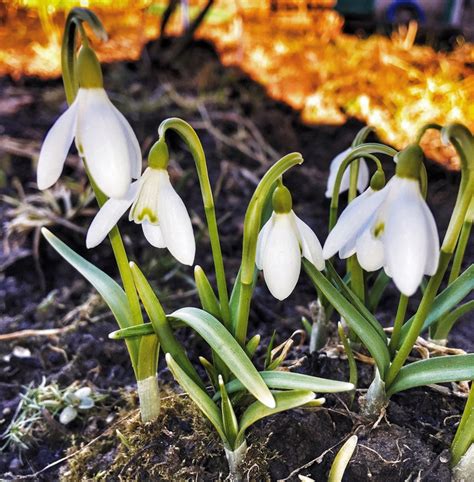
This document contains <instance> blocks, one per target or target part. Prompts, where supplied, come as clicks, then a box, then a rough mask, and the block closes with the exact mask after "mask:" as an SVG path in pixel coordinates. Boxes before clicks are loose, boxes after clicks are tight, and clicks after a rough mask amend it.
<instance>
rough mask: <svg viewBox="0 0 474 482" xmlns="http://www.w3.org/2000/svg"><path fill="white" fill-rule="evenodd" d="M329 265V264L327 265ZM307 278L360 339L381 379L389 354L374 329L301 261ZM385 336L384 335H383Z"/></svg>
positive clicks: (311, 265) (386, 366)
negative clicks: (316, 286)
mask: <svg viewBox="0 0 474 482" xmlns="http://www.w3.org/2000/svg"><path fill="white" fill-rule="evenodd" d="M328 264H329V263H328ZM303 266H304V269H305V271H306V273H307V274H308V276H309V277H310V278H311V279H312V280H313V282H314V283H316V284H317V285H318V286H319V289H320V290H321V291H322V293H323V294H324V296H325V297H326V298H327V299H328V300H329V301H330V302H331V304H332V305H333V306H334V308H335V309H336V310H337V311H338V313H339V314H340V315H341V316H342V317H343V318H344V319H345V320H346V322H347V324H348V325H349V326H350V327H351V328H352V329H353V330H354V332H355V333H356V335H357V336H358V337H359V338H360V339H361V341H362V343H363V344H364V346H365V347H366V348H367V350H368V351H369V352H370V354H371V355H372V357H373V358H374V360H375V363H376V364H377V367H378V369H379V372H380V375H381V377H382V378H383V377H384V375H385V373H386V371H387V369H388V366H389V364H390V353H389V351H388V347H387V345H386V343H384V342H383V340H382V338H381V337H380V334H379V333H378V331H377V330H376V328H375V327H374V326H373V325H372V324H371V323H370V322H369V321H368V320H367V319H366V318H365V317H364V316H363V315H362V314H361V313H360V312H359V311H358V310H357V309H356V308H355V307H354V306H353V305H352V303H351V302H350V301H348V300H347V299H346V298H345V297H344V296H343V295H342V294H341V293H340V292H339V291H338V290H337V289H336V288H335V287H334V286H333V285H332V284H331V283H330V282H329V281H328V280H327V279H326V278H325V276H324V275H323V274H322V273H320V272H319V271H318V270H317V269H316V268H315V267H314V266H313V264H312V263H310V262H309V261H307V260H305V259H304V260H303ZM384 336H385V335H384Z"/></svg>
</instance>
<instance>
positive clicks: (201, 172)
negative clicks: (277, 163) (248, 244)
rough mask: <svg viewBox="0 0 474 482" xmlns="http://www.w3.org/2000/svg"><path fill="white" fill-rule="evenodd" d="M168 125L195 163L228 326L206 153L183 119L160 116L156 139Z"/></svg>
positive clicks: (226, 295)
mask: <svg viewBox="0 0 474 482" xmlns="http://www.w3.org/2000/svg"><path fill="white" fill-rule="evenodd" d="M168 129H171V130H173V131H175V132H176V133H177V134H178V135H179V136H180V137H181V139H183V141H184V142H185V143H186V145H187V146H188V148H189V150H190V151H191V155H192V156H193V159H194V162H195V164H196V171H197V174H198V178H199V185H200V188H201V195H202V201H203V204H204V213H205V215H206V221H207V229H208V232H209V240H210V243H211V251H212V258H213V261H214V270H215V274H216V283H217V292H218V294H219V303H220V308H221V314H222V322H223V323H224V326H225V327H226V328H227V329H229V330H230V329H231V318H230V308H229V293H228V291H227V281H226V275H225V268H224V260H223V258H222V250H221V244H220V240H219V229H218V227H217V218H216V211H215V207H214V197H213V194H212V189H211V183H210V181H209V172H208V170H207V161H206V155H205V154H204V149H203V148H202V144H201V141H200V140H199V137H198V135H197V134H196V131H195V130H194V129H193V128H192V127H191V125H189V124H188V123H187V122H185V121H183V120H182V119H178V118H177V117H172V118H169V119H166V120H164V121H163V122H162V123H161V124H160V126H159V127H158V135H159V136H160V139H163V141H164V140H165V134H166V131H167V130H168Z"/></svg>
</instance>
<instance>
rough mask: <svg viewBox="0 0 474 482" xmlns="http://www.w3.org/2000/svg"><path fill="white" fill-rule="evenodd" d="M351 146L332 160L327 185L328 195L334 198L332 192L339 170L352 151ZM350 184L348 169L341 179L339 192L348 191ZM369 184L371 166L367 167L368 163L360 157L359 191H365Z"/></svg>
mask: <svg viewBox="0 0 474 482" xmlns="http://www.w3.org/2000/svg"><path fill="white" fill-rule="evenodd" d="M351 150H352V149H351V148H350V147H349V149H346V150H345V151H342V152H341V153H340V154H338V155H337V156H336V157H335V158H334V159H333V160H332V161H331V165H330V166H329V177H328V183H327V187H326V197H327V198H332V193H333V191H334V184H335V183H336V177H337V172H338V171H339V168H340V167H341V164H342V162H343V161H344V159H345V158H346V157H347V156H348V155H349V154H350V153H351ZM349 184H350V169H346V170H345V171H344V174H343V175H342V180H341V187H340V189H339V193H341V192H344V191H347V190H348V189H349ZM368 184H369V168H368V167H367V163H366V162H365V160H364V159H360V161H359V176H358V178H357V190H358V191H359V192H362V191H364V189H365V188H366V187H367V185H368Z"/></svg>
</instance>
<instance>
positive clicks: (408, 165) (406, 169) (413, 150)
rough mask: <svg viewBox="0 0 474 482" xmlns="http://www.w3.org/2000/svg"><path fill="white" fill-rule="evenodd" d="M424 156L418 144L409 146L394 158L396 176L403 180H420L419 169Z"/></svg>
mask: <svg viewBox="0 0 474 482" xmlns="http://www.w3.org/2000/svg"><path fill="white" fill-rule="evenodd" d="M423 159H424V155H423V151H422V149H421V147H420V146H419V145H418V144H410V145H409V146H407V147H405V149H403V151H400V152H399V153H398V154H397V155H396V156H395V162H396V163H397V169H396V174H397V176H398V177H402V178H405V179H415V180H418V179H419V178H420V168H421V165H422V163H423Z"/></svg>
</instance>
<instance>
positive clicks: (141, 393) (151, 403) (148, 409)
mask: <svg viewBox="0 0 474 482" xmlns="http://www.w3.org/2000/svg"><path fill="white" fill-rule="evenodd" d="M137 390H138V399H139V400H140V415H141V417H142V422H143V423H146V422H152V421H153V420H155V419H157V418H158V417H159V415H160V405H161V399H160V389H159V387H158V379H157V377H156V374H155V375H152V376H149V377H147V378H144V379H142V380H138V381H137Z"/></svg>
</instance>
